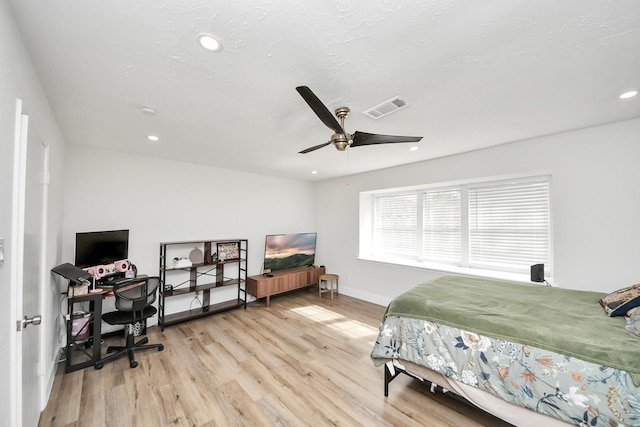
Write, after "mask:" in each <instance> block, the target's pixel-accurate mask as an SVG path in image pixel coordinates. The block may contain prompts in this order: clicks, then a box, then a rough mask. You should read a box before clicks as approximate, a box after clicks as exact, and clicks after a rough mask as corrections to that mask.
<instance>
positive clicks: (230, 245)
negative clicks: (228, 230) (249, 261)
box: [218, 242, 239, 261]
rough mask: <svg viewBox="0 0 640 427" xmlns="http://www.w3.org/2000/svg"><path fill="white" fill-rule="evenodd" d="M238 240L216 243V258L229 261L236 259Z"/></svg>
mask: <svg viewBox="0 0 640 427" xmlns="http://www.w3.org/2000/svg"><path fill="white" fill-rule="evenodd" d="M238 256H239V249H238V242H226V243H218V260H220V261H231V260H236V259H238Z"/></svg>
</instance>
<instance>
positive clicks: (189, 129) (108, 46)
mask: <svg viewBox="0 0 640 427" xmlns="http://www.w3.org/2000/svg"><path fill="white" fill-rule="evenodd" d="M10 3H11V5H12V8H13V10H14V13H15V15H16V20H17V22H18V25H19V27H20V29H21V31H22V33H23V36H24V38H25V43H26V44H27V47H28V49H29V51H30V53H31V56H32V58H33V60H34V62H35V64H36V67H37V69H38V72H39V74H40V77H41V80H42V82H43V84H44V87H45V90H46V92H47V95H48V97H49V100H50V102H51V105H52V107H53V109H54V112H55V115H56V117H57V119H58V122H59V124H60V127H61V130H62V132H63V134H64V136H65V138H66V139H67V141H68V142H69V143H71V144H81V145H89V146H95V147H103V148H107V149H112V150H119V151H126V152H132V153H139V154H143V155H148V156H156V157H161V158H169V159H175V160H183V161H187V162H197V163H202V164H209V165H213V166H219V167H223V168H230V169H238V170H245V171H251V172H257V173H264V174H270V175H277V176H282V177H290V178H299V179H306V180H318V179H327V178H331V177H335V176H341V175H346V174H347V173H357V172H362V171H367V170H373V169H379V168H384V167H389V166H393V165H397V164H402V163H409V162H416V161H420V160H425V159H429V158H435V157H440V156H446V155H450V154H455V153H460V152H464V151H468V150H474V149H478V148H482V147H487V146H491V145H496V144H502V143H505V142H510V141H517V140H522V139H527V138H531V137H536V136H540V135H546V134H551V133H557V132H562V131H566V130H571V129H577V128H582V127H587V126H592V125H597V124H603V123H609V122H613V121H619V120H625V119H630V118H635V117H640V96H637V97H635V98H632V99H629V100H624V101H623V100H619V99H618V95H619V94H620V93H622V92H623V91H625V90H629V89H634V88H635V89H640V3H639V2H638V1H637V0H615V1H614V0H612V1H604V0H597V1H595V0H562V1H523V0H504V1H477V0H464V1H456V2H454V1H435V0H433V1H426V0H414V1H394V0H387V1H371V0H354V1H347V0H339V1H331V0H329V1H327V0H324V1H320V0H312V1H302V0H299V1H293V0H271V1H269V0H257V1H255V0H254V1H238V0H234V1H228V2H215V3H214V2H212V1H204V0H164V1H161V0H135V1H131V0H109V1H107V0H82V1H71V0H67V1H41V0H10ZM216 3H217V4H216ZM201 32H208V33H211V34H213V35H215V36H216V37H218V38H219V39H220V40H221V41H222V43H223V45H224V48H223V50H222V51H221V52H219V53H210V52H207V51H205V50H204V49H202V48H201V47H199V46H198V45H197V43H196V35H197V34H199V33H201ZM300 85H306V86H309V87H310V88H311V89H312V90H313V91H314V92H315V94H316V95H317V96H318V97H319V98H320V99H321V100H322V101H323V102H324V103H325V105H326V106H327V107H328V108H329V109H330V110H331V111H333V110H334V109H335V108H337V107H341V106H348V107H350V108H351V111H352V113H351V115H350V116H349V118H347V120H346V123H345V128H346V129H347V131H350V132H353V131H355V130H359V131H365V132H374V133H383V134H397V135H419V136H423V137H424V139H423V140H422V142H420V144H419V145H420V149H419V150H418V151H414V152H410V151H409V150H408V148H409V145H410V144H393V145H384V146H365V147H354V148H352V149H350V150H348V151H347V152H339V151H337V150H336V149H335V148H334V147H332V146H327V147H325V148H322V149H321V150H318V151H314V152H312V153H309V154H304V155H303V154H298V151H300V150H302V149H304V148H307V147H310V146H313V145H317V144H321V143H323V142H326V141H328V140H329V137H330V135H331V133H332V131H330V130H329V129H328V128H326V127H325V126H324V125H323V124H322V122H321V121H320V120H319V119H318V118H317V117H316V116H315V115H314V113H313V112H312V111H311V109H310V108H309V107H308V106H307V104H306V103H305V102H304V100H303V99H302V98H301V97H300V96H299V95H298V93H297V92H296V91H295V87H296V86H300ZM396 95H400V96H401V97H403V98H404V99H405V100H407V101H408V102H409V103H410V106H409V107H408V108H406V109H403V110H401V111H398V112H396V113H393V114H391V115H389V116H386V117H384V118H381V119H379V120H373V119H371V118H369V117H367V116H365V115H363V114H362V111H364V110H366V109H368V108H370V107H372V106H374V105H376V104H378V103H380V102H382V101H385V100H387V99H389V98H391V97H393V96H396ZM142 106H150V107H153V108H154V109H156V111H157V113H156V114H155V115H146V114H144V113H142V112H141V110H140V108H141V107H142ZM148 134H155V135H158V136H159V137H160V141H159V142H156V143H151V142H149V141H147V140H146V136H147V135H148ZM312 170H317V171H318V174H317V175H311V173H310V172H311V171H312Z"/></svg>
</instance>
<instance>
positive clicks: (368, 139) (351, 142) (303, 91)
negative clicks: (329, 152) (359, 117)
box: [296, 86, 422, 154]
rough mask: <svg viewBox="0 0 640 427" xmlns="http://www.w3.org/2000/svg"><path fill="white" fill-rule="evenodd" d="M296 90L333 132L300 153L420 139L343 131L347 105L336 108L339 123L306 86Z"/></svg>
mask: <svg viewBox="0 0 640 427" xmlns="http://www.w3.org/2000/svg"><path fill="white" fill-rule="evenodd" d="M296 90H297V91H298V93H299V94H300V95H301V96H302V98H303V99H304V100H305V101H306V102H307V104H309V107H311V109H312V110H313V112H314V113H316V115H317V116H318V118H320V120H322V123H324V124H325V126H327V127H328V128H329V129H331V130H333V131H334V132H335V133H334V134H333V135H331V139H330V140H329V141H328V142H325V143H323V144H319V145H316V146H313V147H309V148H307V149H305V150H302V151H300V154H307V153H310V152H311V151H315V150H317V149H319V148H322V147H326V146H327V145H329V144H333V145H335V147H336V148H337V149H338V150H339V151H344V150H346V149H347V148H348V147H360V146H362V145H373V144H391V143H397V142H418V141H420V140H421V139H422V137H421V136H395V135H378V134H374V133H366V132H360V131H355V133H353V134H350V133H347V132H345V131H344V119H345V118H346V117H347V116H348V115H349V112H350V110H349V108H348V107H340V108H337V109H336V117H338V118H339V119H340V123H338V121H337V120H336V119H335V117H333V114H331V112H330V111H329V110H328V109H327V107H325V105H324V104H323V103H322V101H320V99H318V97H317V96H316V95H315V94H314V93H313V92H312V91H311V89H309V88H308V87H306V86H298V87H297V88H296Z"/></svg>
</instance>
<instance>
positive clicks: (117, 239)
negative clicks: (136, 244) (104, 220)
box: [75, 230, 129, 268]
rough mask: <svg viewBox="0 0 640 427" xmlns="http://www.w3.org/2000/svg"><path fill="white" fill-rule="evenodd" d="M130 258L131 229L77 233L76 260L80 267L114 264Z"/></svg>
mask: <svg viewBox="0 0 640 427" xmlns="http://www.w3.org/2000/svg"><path fill="white" fill-rule="evenodd" d="M127 258H129V230H112V231H92V232H87V233H76V260H75V264H76V266H77V267H80V268H87V267H93V266H95V265H105V264H112V263H114V262H115V261H121V260H123V259H127Z"/></svg>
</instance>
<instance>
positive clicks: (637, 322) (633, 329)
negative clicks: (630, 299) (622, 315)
mask: <svg viewBox="0 0 640 427" xmlns="http://www.w3.org/2000/svg"><path fill="white" fill-rule="evenodd" d="M625 329H626V330H627V332H629V334H631V335H635V336H636V337H638V338H640V307H636V308H632V309H631V310H629V311H628V312H627V324H626V326H625Z"/></svg>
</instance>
